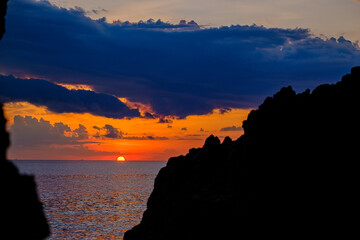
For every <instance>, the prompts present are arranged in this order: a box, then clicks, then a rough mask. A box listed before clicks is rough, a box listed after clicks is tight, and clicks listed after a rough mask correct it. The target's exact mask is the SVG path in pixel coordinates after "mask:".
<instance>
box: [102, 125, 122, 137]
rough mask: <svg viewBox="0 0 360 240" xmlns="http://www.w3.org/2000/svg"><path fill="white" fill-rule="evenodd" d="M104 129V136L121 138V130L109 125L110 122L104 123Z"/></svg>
mask: <svg viewBox="0 0 360 240" xmlns="http://www.w3.org/2000/svg"><path fill="white" fill-rule="evenodd" d="M104 129H105V131H106V133H105V134H104V135H103V136H104V137H106V138H115V139H116V138H122V137H123V132H122V131H119V130H117V129H116V128H114V127H113V126H111V125H110V124H106V125H105V126H104Z"/></svg>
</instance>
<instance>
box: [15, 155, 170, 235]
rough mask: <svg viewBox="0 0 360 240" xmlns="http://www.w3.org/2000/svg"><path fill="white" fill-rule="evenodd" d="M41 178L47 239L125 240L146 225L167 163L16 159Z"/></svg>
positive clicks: (38, 180)
mask: <svg viewBox="0 0 360 240" xmlns="http://www.w3.org/2000/svg"><path fill="white" fill-rule="evenodd" d="M12 162H13V163H14V164H15V165H16V166H17V167H18V168H19V171H20V172H21V173H23V174H31V175H34V176H35V181H36V184H37V191H38V196H39V198H40V200H41V202H42V203H43V206H44V211H45V215H46V218H47V220H48V223H49V225H50V229H51V236H50V237H49V238H47V239H49V240H52V239H123V236H124V233H125V232H126V231H127V230H129V229H131V228H132V227H134V226H135V225H137V224H138V223H140V221H141V218H142V214H143V212H144V211H145V209H146V202H147V199H148V198H149V196H150V193H151V191H152V190H153V187H154V180H155V177H156V175H157V173H158V172H159V170H160V169H161V168H162V167H164V166H165V165H166V162H165V161H125V162H118V161H69V160H68V161H54V160H49V161H47V160H39V161H35V160H21V161H20V160H13V161H12Z"/></svg>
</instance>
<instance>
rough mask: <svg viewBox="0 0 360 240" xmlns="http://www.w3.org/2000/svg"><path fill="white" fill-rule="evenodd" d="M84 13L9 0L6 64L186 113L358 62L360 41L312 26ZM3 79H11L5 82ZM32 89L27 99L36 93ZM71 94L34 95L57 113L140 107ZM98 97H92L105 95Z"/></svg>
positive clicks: (253, 101)
mask: <svg viewBox="0 0 360 240" xmlns="http://www.w3.org/2000/svg"><path fill="white" fill-rule="evenodd" d="M85 14H86V11H85V10H82V9H80V8H76V9H70V10H67V9H64V8H58V7H56V6H53V5H51V4H50V3H48V2H44V1H41V2H35V1H33V0H17V1H16V0H14V1H11V2H10V3H9V9H8V16H7V29H8V31H7V34H6V35H5V37H4V39H3V41H2V44H1V46H0V72H2V73H4V74H13V75H16V76H22V75H24V74H30V75H34V76H39V77H40V78H45V79H49V80H51V81H54V82H59V83H71V84H88V85H91V86H93V87H94V89H95V90H96V91H97V92H101V93H104V94H107V95H115V96H118V97H126V98H128V99H129V100H131V101H135V102H142V103H146V104H150V105H151V106H152V108H153V109H154V111H155V112H156V113H157V114H160V115H162V116H166V115H176V116H179V117H185V116H187V115H190V114H205V113H209V112H211V111H212V110H213V109H214V108H224V109H226V108H243V107H246V108H247V107H255V106H256V105H257V104H258V103H259V102H260V101H261V100H262V99H263V98H264V96H266V95H268V94H270V93H271V92H273V91H275V90H277V89H279V88H280V87H281V86H284V85H292V86H293V87H294V88H295V89H296V90H299V91H300V90H304V89H305V88H312V87H314V86H316V85H318V84H319V83H324V82H335V81H336V80H337V79H338V78H339V77H340V76H341V75H342V74H343V73H345V72H347V71H348V70H349V69H350V67H351V66H354V65H357V64H359V63H360V51H359V47H358V46H357V45H356V44H354V43H352V42H350V41H348V40H346V39H344V38H343V37H340V38H338V39H335V38H329V39H321V38H317V37H314V36H312V35H311V33H310V31H309V30H307V29H300V28H298V29H280V28H264V27H261V26H255V25H254V26H239V25H237V26H230V27H220V28H209V29H202V28H201V27H199V26H198V25H197V24H196V23H195V22H190V24H188V23H185V22H181V23H180V24H175V25H174V24H169V23H165V22H162V21H152V20H150V21H146V22H138V23H129V22H114V23H112V24H110V23H107V22H106V21H105V19H99V20H92V19H90V18H88V17H86V16H85ZM18 81H20V80H18ZM29 81H30V80H29ZM31 81H34V84H35V85H36V83H38V82H37V81H36V80H31ZM23 83H25V82H21V84H19V85H17V89H18V90H19V91H24V90H25V89H26V88H28V87H29V84H23ZM1 84H2V85H3V84H4V85H5V87H6V85H7V84H9V82H5V83H1ZM3 87H4V86H2V88H3ZM31 90H34V89H33V88H31ZM82 93H83V94H84V95H86V94H93V93H90V92H87V93H85V92H82ZM63 94H65V92H63ZM30 95H31V93H29V95H28V99H27V100H28V101H31V100H32V101H33V100H34V99H33V96H30ZM65 95H66V94H65ZM65 95H64V96H63V95H62V96H61V97H59V98H61V100H63V101H64V102H65V104H60V105H59V106H56V107H54V105H53V103H52V102H51V101H49V104H48V103H47V102H48V101H45V97H44V99H41V100H38V101H41V102H42V103H44V102H46V103H44V104H46V105H47V106H48V107H49V108H52V109H53V110H55V111H58V112H61V111H74V112H76V111H77V112H81V111H89V112H92V113H95V114H97V115H103V116H110V117H125V116H129V117H132V116H136V115H138V112H137V111H132V110H129V109H128V108H127V107H125V106H124V105H122V104H120V103H116V104H117V108H115V109H116V110H114V114H115V116H112V113H110V112H111V111H112V109H110V112H108V111H107V110H105V108H104V109H101V108H100V109H97V110H94V109H92V110H91V109H89V108H85V107H84V106H82V105H81V104H80V106H78V105H77V102H76V101H75V102H74V104H67V103H68V102H66V100H65V98H66V97H67V96H66V97H65ZM70 95H71V94H70ZM95 95H96V94H94V96H93V97H94V100H93V101H96V102H97V103H99V102H102V100H99V99H97V100H95V98H96V96H95ZM102 96H103V97H104V95H102ZM47 97H50V96H46V98H47ZM24 98H25V97H24ZM23 100H26V99H23ZM109 101H110V100H109ZM110 102H111V101H110ZM112 104H115V103H114V102H112ZM116 104H115V105H116ZM61 105H63V106H61ZM100 106H103V105H99V107H100ZM62 108H63V109H62ZM79 109H81V110H79ZM101 111H105V112H101Z"/></svg>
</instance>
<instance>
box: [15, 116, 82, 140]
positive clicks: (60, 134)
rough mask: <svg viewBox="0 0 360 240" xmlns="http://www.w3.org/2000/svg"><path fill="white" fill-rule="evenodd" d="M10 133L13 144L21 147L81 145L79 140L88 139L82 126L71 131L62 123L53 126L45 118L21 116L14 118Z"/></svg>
mask: <svg viewBox="0 0 360 240" xmlns="http://www.w3.org/2000/svg"><path fill="white" fill-rule="evenodd" d="M10 133H11V134H10V136H11V140H12V144H13V145H15V146H21V147H34V146H39V145H44V146H50V145H67V144H80V143H79V142H78V140H85V139H87V138H88V132H87V130H86V128H85V126H83V125H81V124H79V127H78V128H76V129H74V130H71V128H70V127H69V126H68V125H66V124H64V123H62V122H57V123H54V124H51V123H50V122H49V121H46V120H44V119H43V118H41V119H40V120H38V119H37V118H34V117H31V116H25V117H22V116H20V115H17V116H15V117H14V124H13V125H12V126H11V128H10Z"/></svg>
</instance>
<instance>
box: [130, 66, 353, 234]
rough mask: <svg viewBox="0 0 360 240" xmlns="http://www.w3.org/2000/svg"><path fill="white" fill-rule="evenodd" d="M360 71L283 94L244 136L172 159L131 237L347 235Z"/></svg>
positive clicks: (211, 141)
mask: <svg viewBox="0 0 360 240" xmlns="http://www.w3.org/2000/svg"><path fill="white" fill-rule="evenodd" d="M359 69H360V68H359V67H356V68H353V69H352V70H351V74H347V75H346V76H344V77H343V78H342V81H340V82H338V83H336V84H332V85H330V84H325V85H321V86H319V87H317V88H316V89H314V90H313V91H312V93H310V91H309V90H306V91H305V92H303V93H300V94H296V93H295V92H294V91H293V90H292V88H291V87H286V88H282V89H281V90H280V91H279V92H278V93H276V94H275V95H274V96H273V97H269V98H267V99H266V100H265V101H264V103H263V104H261V105H260V106H259V108H258V109H257V110H253V111H251V113H250V114H249V116H248V118H247V120H246V121H244V122H243V128H244V135H242V136H241V137H240V138H239V139H237V140H236V141H232V140H231V139H229V138H226V139H225V140H224V142H223V143H222V144H220V140H219V139H218V138H216V137H214V136H210V137H209V138H208V139H206V141H205V144H204V147H203V148H200V149H192V150H190V151H189V153H188V154H187V155H186V156H180V157H176V158H171V159H170V160H169V162H168V164H167V166H166V167H164V168H163V169H161V170H160V172H159V174H158V176H157V177H156V180H155V185H154V190H153V192H152V194H151V196H150V198H149V200H148V205H147V210H146V211H145V213H144V216H143V219H142V221H141V222H140V224H139V225H137V226H135V227H134V228H133V229H131V230H129V231H127V232H126V234H125V236H124V239H125V240H135V239H136V240H145V239H146V240H152V239H156V240H162V239H164V240H165V239H167V240H169V239H171V240H177V239H183V240H186V239H207V240H208V239H249V238H253V239H254V238H264V237H266V238H269V237H275V238H282V239H284V238H286V239H289V238H297V237H302V238H307V237H309V236H311V237H322V238H324V237H325V238H326V237H341V238H347V237H348V236H351V235H353V234H356V232H355V231H356V229H357V226H356V223H355V221H354V220H353V219H354V218H355V216H357V215H358V214H359V210H358V208H357V205H358V202H359V197H358V196H357V195H358V194H357V189H358V187H359V186H358V183H359V177H358V176H359V173H358V172H359V165H358V160H357V157H356V156H357V155H358V151H357V148H358V145H359V137H358V136H359V133H360V132H359V128H358V124H359V122H360V114H359V105H360V86H359V82H360V70H359Z"/></svg>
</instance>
